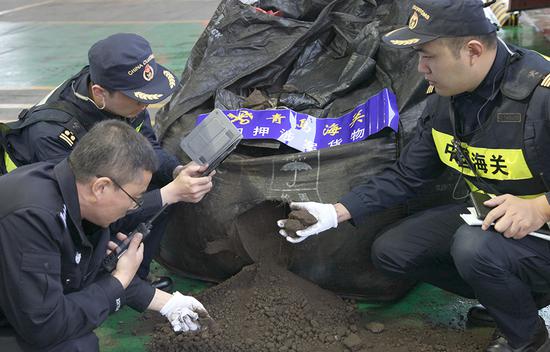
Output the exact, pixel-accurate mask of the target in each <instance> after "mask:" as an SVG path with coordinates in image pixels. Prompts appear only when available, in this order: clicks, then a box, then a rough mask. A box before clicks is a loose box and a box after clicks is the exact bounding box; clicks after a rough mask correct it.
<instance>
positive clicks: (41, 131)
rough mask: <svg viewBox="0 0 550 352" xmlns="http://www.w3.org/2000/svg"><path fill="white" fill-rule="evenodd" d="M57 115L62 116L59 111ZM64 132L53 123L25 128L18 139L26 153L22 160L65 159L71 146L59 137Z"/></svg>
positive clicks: (33, 161)
mask: <svg viewBox="0 0 550 352" xmlns="http://www.w3.org/2000/svg"><path fill="white" fill-rule="evenodd" d="M59 113H60V114H64V112H61V111H60V112H59ZM64 130H65V128H64V127H63V126H61V125H58V124H57V123H55V122H37V123H35V124H32V125H30V126H28V127H27V128H25V129H24V131H23V132H22V135H21V137H20V139H21V142H22V143H24V144H25V145H24V146H23V148H24V149H25V150H26V151H27V153H28V156H26V157H25V158H24V159H25V161H26V163H28V164H30V163H35V162H39V161H51V162H60V161H61V160H63V159H65V158H66V157H67V156H68V155H69V154H70V153H71V151H72V150H73V146H72V145H70V144H69V143H67V142H65V141H64V140H63V139H61V138H60V137H59V135H60V134H61V133H62V132H63V131H64ZM16 148H17V147H16Z"/></svg>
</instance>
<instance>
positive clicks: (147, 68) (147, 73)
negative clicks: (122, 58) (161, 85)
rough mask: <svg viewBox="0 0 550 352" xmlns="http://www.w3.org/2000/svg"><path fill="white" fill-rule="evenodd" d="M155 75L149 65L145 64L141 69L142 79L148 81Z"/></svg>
mask: <svg viewBox="0 0 550 352" xmlns="http://www.w3.org/2000/svg"><path fill="white" fill-rule="evenodd" d="M154 76H155V72H154V71H153V68H152V67H151V65H149V64H147V65H146V66H145V68H144V69H143V79H144V80H146V81H150V80H152V79H153V77H154Z"/></svg>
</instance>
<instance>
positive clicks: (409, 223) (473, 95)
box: [278, 0, 550, 352]
mask: <svg viewBox="0 0 550 352" xmlns="http://www.w3.org/2000/svg"><path fill="white" fill-rule="evenodd" d="M411 5H412V6H411V9H410V13H409V21H408V26H407V27H404V28H399V29H396V30H394V31H392V32H390V33H388V34H386V35H385V36H384V37H383V40H384V42H385V43H386V44H388V45H390V46H392V47H395V48H410V47H412V48H413V49H414V50H415V51H417V52H418V55H419V62H418V71H419V72H420V73H422V74H423V75H424V77H425V79H426V81H428V83H429V85H430V88H429V89H428V93H429V94H430V96H429V97H428V103H427V106H426V109H425V111H424V113H423V114H422V116H421V118H420V119H419V122H418V126H417V130H416V134H415V136H414V138H413V139H412V141H411V142H410V143H409V144H408V145H407V146H406V147H405V148H404V149H403V151H402V153H401V155H400V157H399V159H398V161H397V162H396V163H395V165H393V166H392V167H391V168H388V169H386V170H385V171H384V172H382V173H381V174H379V175H377V176H376V177H372V178H370V179H369V180H368V181H367V182H366V183H365V184H362V185H360V186H357V187H355V188H353V189H352V190H351V191H350V192H349V193H348V194H346V195H344V196H343V197H342V198H341V199H340V201H339V202H338V203H336V204H321V203H314V202H307V203H292V204H291V208H294V209H307V210H308V211H309V212H311V213H312V214H314V215H315V216H316V217H317V219H318V223H317V224H315V225H313V226H311V227H308V228H306V229H304V230H302V231H298V232H297V236H298V237H297V238H295V237H290V236H287V235H288V234H287V233H286V232H285V230H284V229H281V230H280V233H281V235H283V236H285V237H286V238H287V240H288V241H289V242H293V243H297V242H301V241H303V240H304V239H305V238H307V237H309V236H312V235H316V234H318V233H320V232H322V231H325V230H329V229H331V228H335V227H337V226H338V223H340V222H343V221H347V220H350V221H352V222H353V223H354V224H355V225H357V224H360V223H361V222H362V221H364V217H365V216H366V215H369V214H372V213H375V212H377V211H380V210H383V209H385V208H388V207H391V206H395V205H397V204H400V203H403V202H404V201H406V200H407V199H410V198H412V197H414V196H415V194H417V193H418V192H419V191H420V190H421V187H422V186H424V185H426V184H427V183H428V182H430V181H432V180H434V179H435V178H437V177H438V176H439V175H440V174H441V173H442V172H443V171H444V170H445V169H447V168H451V169H453V170H454V171H455V172H456V173H457V177H458V179H459V181H460V180H462V179H464V180H465V181H466V183H467V184H468V186H469V187H470V189H471V190H472V191H481V192H485V193H489V194H493V195H495V197H494V198H493V199H490V200H489V201H486V202H485V205H486V206H488V207H490V208H492V210H491V211H490V212H489V213H488V215H487V216H486V218H485V220H484V222H483V225H482V226H481V227H479V226H469V225H467V224H465V223H464V221H463V220H462V219H461V217H460V216H459V215H460V214H461V213H466V212H467V210H466V206H467V204H466V202H464V203H463V204H453V205H447V206H442V207H437V208H433V209H429V210H427V211H425V212H422V213H420V214H416V215H413V216H411V217H409V218H406V219H404V220H403V221H401V222H399V223H398V224H395V225H394V226H393V227H391V228H390V229H389V230H387V231H386V232H384V233H382V234H381V235H380V236H379V237H378V238H377V239H376V241H375V242H374V244H373V246H372V253H371V257H372V260H373V262H374V265H375V266H376V267H377V268H378V269H380V270H381V271H383V272H385V273H388V274H390V275H401V276H406V277H408V278H416V279H418V280H421V281H425V282H428V283H431V284H434V285H436V286H438V287H441V288H443V289H445V290H448V291H451V292H454V293H456V294H459V295H462V296H465V297H469V298H477V299H478V300H479V302H480V303H481V304H482V305H483V306H484V307H485V308H483V309H486V311H487V312H488V313H489V314H490V317H492V319H494V322H495V323H496V325H497V327H498V328H499V330H500V332H501V333H502V334H503V337H504V338H500V339H497V340H495V341H493V342H492V343H491V344H490V346H489V347H488V349H487V351H492V352H496V351H550V342H549V339H548V332H547V330H546V326H545V323H544V320H542V318H541V317H539V315H538V309H539V308H541V306H544V305H546V304H547V303H548V301H547V300H546V302H545V298H547V297H548V294H549V293H550V242H548V241H545V240H543V239H540V238H537V237H533V236H527V235H528V234H529V233H530V232H532V231H535V230H537V229H539V228H541V227H542V226H543V225H545V224H546V222H548V221H549V220H550V205H549V202H550V193H547V192H549V191H550V190H549V189H548V188H547V184H550V157H549V154H550V89H549V87H550V62H549V61H547V60H546V59H545V58H544V57H543V56H541V55H540V54H538V53H535V52H532V51H529V50H526V49H522V48H517V47H513V46H510V45H507V44H505V43H504V42H502V41H500V40H499V39H498V38H497V36H496V28H495V26H494V25H492V24H491V23H490V22H489V21H488V20H487V19H486V18H485V15H484V11H483V3H482V2H481V1H479V0H415V1H413V2H412V4H411ZM454 193H456V191H455V192H454ZM453 196H454V197H455V198H459V195H457V194H453ZM284 223H285V221H284V220H280V221H279V222H278V225H279V226H280V227H281V228H283V227H284ZM327 235H330V234H327ZM478 309H481V308H478Z"/></svg>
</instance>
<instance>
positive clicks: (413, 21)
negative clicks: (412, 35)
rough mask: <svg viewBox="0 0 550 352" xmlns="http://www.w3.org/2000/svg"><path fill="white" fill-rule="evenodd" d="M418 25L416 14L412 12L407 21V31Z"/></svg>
mask: <svg viewBox="0 0 550 352" xmlns="http://www.w3.org/2000/svg"><path fill="white" fill-rule="evenodd" d="M417 25H418V12H416V11H415V12H414V13H413V15H412V16H411V19H410V20H409V29H415V28H416V26H417Z"/></svg>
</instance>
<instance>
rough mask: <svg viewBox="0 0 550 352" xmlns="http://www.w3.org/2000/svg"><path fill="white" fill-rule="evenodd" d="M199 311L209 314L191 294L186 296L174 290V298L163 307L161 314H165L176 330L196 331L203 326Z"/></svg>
mask: <svg viewBox="0 0 550 352" xmlns="http://www.w3.org/2000/svg"><path fill="white" fill-rule="evenodd" d="M199 311H203V312H204V314H206V315H208V312H207V311H206V309H204V306H203V305H202V304H201V302H199V301H198V300H197V299H195V298H194V297H191V296H184V295H182V294H181V293H179V292H177V291H176V292H174V293H173V294H172V298H170V300H169V301H168V302H167V303H166V304H165V305H164V307H162V309H161V310H160V314H162V315H163V316H165V317H166V318H167V319H168V321H170V324H172V328H173V329H174V331H175V332H180V331H183V332H186V331H196V330H199V329H200V328H201V326H200V324H199V321H198V320H199V314H198V312H199Z"/></svg>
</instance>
